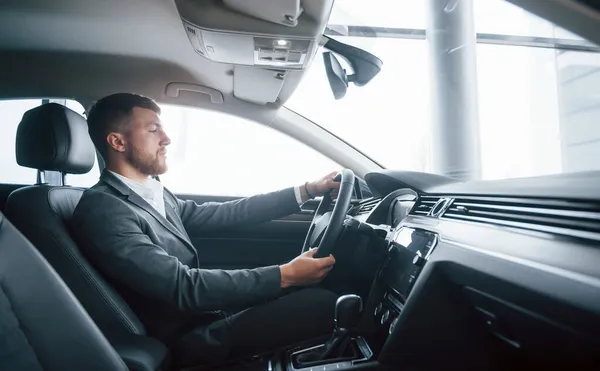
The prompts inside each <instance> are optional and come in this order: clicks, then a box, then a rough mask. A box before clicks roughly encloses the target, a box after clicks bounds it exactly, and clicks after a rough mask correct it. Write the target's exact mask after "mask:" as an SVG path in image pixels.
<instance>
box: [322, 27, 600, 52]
mask: <svg viewBox="0 0 600 371" xmlns="http://www.w3.org/2000/svg"><path fill="white" fill-rule="evenodd" d="M339 30H343V31H344V32H340V31H339ZM325 35H327V36H352V37H371V38H387V39H409V40H411V39H412V40H425V39H426V38H427V35H426V32H425V30H424V29H420V28H397V27H368V26H359V25H328V26H327V28H326V29H325ZM477 42H478V43H480V44H491V45H506V46H527V47H533V48H546V49H560V50H571V51H584V52H600V47H599V46H597V45H596V44H594V43H591V42H589V41H586V40H574V39H555V38H550V37H537V36H519V35H500V34H491V33H478V34H477Z"/></svg>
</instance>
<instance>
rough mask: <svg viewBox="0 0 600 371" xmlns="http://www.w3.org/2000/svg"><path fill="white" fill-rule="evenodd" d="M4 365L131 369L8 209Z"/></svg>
mask: <svg viewBox="0 0 600 371" xmlns="http://www.w3.org/2000/svg"><path fill="white" fill-rule="evenodd" d="M0 369H2V370H26V371H38V370H90V371H92V370H97V371H104V370H106V371H115V370H122V371H125V370H127V367H126V366H125V364H124V363H123V361H122V360H121V358H120V357H119V355H118V354H117V353H116V351H115V350H114V349H113V348H112V347H111V345H110V344H109V343H108V341H107V340H106V338H105V337H104V336H103V335H102V333H101V332H100V330H99V329H98V327H97V326H96V325H95V324H94V322H93V321H92V320H91V318H90V316H89V315H88V314H87V313H86V312H85V311H84V310H83V308H82V307H81V305H80V304H79V302H77V300H76V299H75V297H74V296H73V294H72V293H71V292H70V291H69V289H68V288H67V287H66V286H65V284H64V282H63V281H62V280H61V279H60V278H59V277H58V275H57V274H56V272H55V271H54V270H53V269H52V268H51V267H50V266H49V265H48V263H47V262H46V261H45V260H44V258H43V257H42V256H41V255H40V253H39V252H37V251H36V250H35V249H34V247H33V246H32V245H31V243H29V241H27V239H26V238H25V237H24V236H23V235H22V234H21V233H20V232H19V231H18V230H17V229H16V228H15V227H14V226H13V225H12V224H11V223H10V222H9V221H8V220H7V219H6V218H5V217H4V215H2V214H0Z"/></svg>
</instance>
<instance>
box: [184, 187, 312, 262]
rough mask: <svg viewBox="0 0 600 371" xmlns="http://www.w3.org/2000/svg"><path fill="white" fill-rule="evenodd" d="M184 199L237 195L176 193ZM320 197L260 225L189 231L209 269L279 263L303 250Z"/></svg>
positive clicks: (216, 199) (222, 199) (220, 199)
mask: <svg viewBox="0 0 600 371" xmlns="http://www.w3.org/2000/svg"><path fill="white" fill-rule="evenodd" d="M177 197H179V198H181V199H183V200H193V201H195V202H197V203H198V204H202V203H205V202H226V201H231V200H235V199H236V197H222V196H196V195H177ZM318 202H319V201H318V200H311V201H309V202H307V203H305V204H304V205H303V207H302V210H301V211H300V212H298V213H296V214H292V215H288V216H286V217H284V218H281V219H278V220H273V221H270V222H267V223H262V224H259V225H254V226H249V227H240V228H233V229H224V230H219V231H213V232H202V233H196V232H194V231H191V230H190V231H187V232H188V234H189V236H190V239H191V240H192V243H193V244H194V246H195V247H196V249H197V250H198V255H199V258H200V264H201V267H202V268H207V269H216V268H220V269H237V268H256V267H260V266H266V265H276V264H281V263H284V262H287V261H289V260H291V259H293V258H294V257H295V256H297V255H298V254H299V253H300V250H301V248H302V244H303V243H304V238H305V236H306V233H307V232H308V228H309V226H310V223H311V221H312V217H313V213H314V210H315V209H316V207H317V206H318Z"/></svg>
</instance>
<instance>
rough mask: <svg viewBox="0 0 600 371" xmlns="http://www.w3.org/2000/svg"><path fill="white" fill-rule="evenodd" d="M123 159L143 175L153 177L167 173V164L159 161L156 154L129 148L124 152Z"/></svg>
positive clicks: (132, 147)
mask: <svg viewBox="0 0 600 371" xmlns="http://www.w3.org/2000/svg"><path fill="white" fill-rule="evenodd" d="M125 158H126V159H127V161H129V163H130V164H131V165H132V166H133V167H134V168H135V169H137V170H138V171H139V172H140V173H142V174H144V175H148V176H155V175H160V174H164V173H165V172H166V171H167V164H166V162H164V161H161V159H160V157H159V155H158V153H155V154H150V153H144V152H142V151H140V150H139V149H138V148H136V147H134V146H129V148H127V150H126V151H125Z"/></svg>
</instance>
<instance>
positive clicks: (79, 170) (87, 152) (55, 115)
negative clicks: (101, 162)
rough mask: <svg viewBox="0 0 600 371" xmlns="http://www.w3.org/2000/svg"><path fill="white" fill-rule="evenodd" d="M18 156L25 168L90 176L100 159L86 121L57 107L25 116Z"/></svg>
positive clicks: (19, 130) (19, 133) (49, 105)
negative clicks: (95, 163)
mask: <svg viewBox="0 0 600 371" xmlns="http://www.w3.org/2000/svg"><path fill="white" fill-rule="evenodd" d="M15 152H16V157H17V163H18V164H19V165H21V166H25V167H30V168H34V169H38V170H52V171H60V172H63V173H69V174H85V173H87V172H88V171H90V170H91V169H92V167H93V166H94V160H95V156H96V151H95V149H94V144H93V143H92V140H91V139H90V136H89V134H88V126H87V122H86V120H85V118H83V117H82V116H81V115H80V114H78V113H76V112H74V111H72V110H70V109H69V108H67V107H65V106H62V105H60V104H56V103H47V104H43V105H41V106H39V107H36V108H33V109H30V110H29V111H27V112H25V114H24V115H23V119H22V120H21V123H19V127H18V128H17V142H16V146H15Z"/></svg>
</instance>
